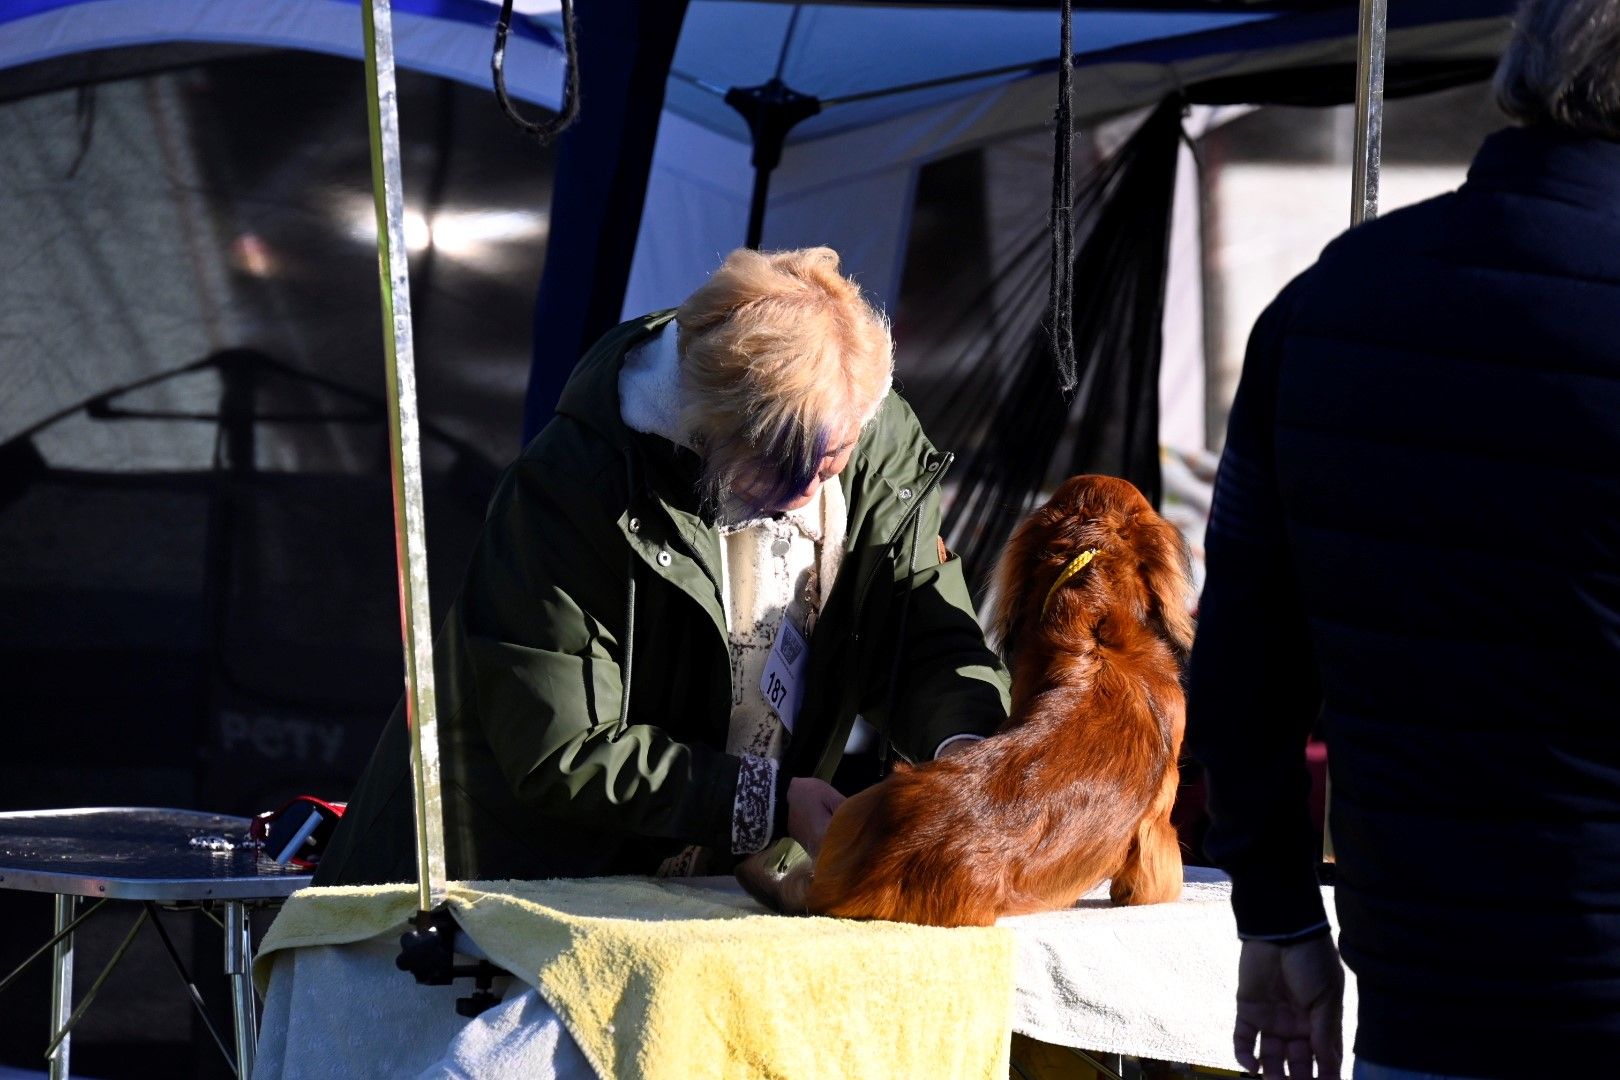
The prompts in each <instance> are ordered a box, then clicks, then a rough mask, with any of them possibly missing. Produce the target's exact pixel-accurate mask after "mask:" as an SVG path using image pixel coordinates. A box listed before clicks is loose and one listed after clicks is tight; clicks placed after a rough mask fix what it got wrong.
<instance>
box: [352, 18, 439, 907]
mask: <svg viewBox="0 0 1620 1080" xmlns="http://www.w3.org/2000/svg"><path fill="white" fill-rule="evenodd" d="M360 10H361V13H362V18H363V19H364V21H365V31H366V116H367V119H368V120H369V122H370V123H369V126H370V129H371V187H372V192H373V194H374V195H375V197H376V204H377V267H378V272H379V275H380V277H381V283H382V305H383V354H384V359H385V360H386V363H387V370H388V390H389V394H388V447H389V450H390V452H391V458H392V472H393V479H394V555H395V563H396V565H397V569H398V576H399V614H400V627H401V631H402V633H403V636H404V646H405V709H406V713H405V715H406V719H407V722H408V724H409V726H410V731H411V786H412V789H413V792H414V794H415V796H416V801H415V807H416V881H417V907H418V909H419V910H421V911H424V912H425V911H428V910H430V909H431V908H433V907H436V906H437V905H438V904H440V903H441V902H442V901H443V900H444V894H445V868H444V815H443V813H442V810H441V800H440V789H439V725H438V711H437V706H436V705H435V702H434V694H433V631H432V626H431V624H430V620H429V615H428V585H427V543H426V540H425V539H424V530H423V503H422V446H421V438H420V436H419V434H418V432H417V417H416V359H415V352H414V349H413V347H412V339H411V283H410V277H409V274H408V272H407V269H406V257H405V255H406V253H405V195H404V190H403V187H402V185H401V182H400V164H399V96H398V94H397V93H396V91H395V89H394V29H393V14H392V9H391V6H390V0H366V2H365V3H363V4H361V5H360Z"/></svg>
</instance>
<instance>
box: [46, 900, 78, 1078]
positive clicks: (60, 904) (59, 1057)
mask: <svg viewBox="0 0 1620 1080" xmlns="http://www.w3.org/2000/svg"><path fill="white" fill-rule="evenodd" d="M78 904H79V898H78V897H76V896H61V895H58V896H57V897H56V932H57V933H58V934H60V933H61V932H62V931H64V930H66V929H67V927H68V924H69V923H71V922H72V921H73V915H74V910H75V909H76V908H77V907H78ZM72 1013H73V935H72V934H69V935H67V936H66V937H64V938H63V939H62V940H61V941H58V942H57V943H56V949H55V951H54V952H53V953H52V954H51V1038H53V1039H54V1038H56V1036H57V1035H59V1034H61V1032H62V1029H63V1028H64V1027H66V1026H67V1022H68V1017H69V1016H70V1015H72ZM50 1070H51V1072H50V1080H67V1078H68V1038H67V1037H65V1036H64V1037H63V1039H62V1042H61V1044H60V1045H59V1046H57V1048H56V1052H55V1053H53V1054H52V1055H51V1060H50Z"/></svg>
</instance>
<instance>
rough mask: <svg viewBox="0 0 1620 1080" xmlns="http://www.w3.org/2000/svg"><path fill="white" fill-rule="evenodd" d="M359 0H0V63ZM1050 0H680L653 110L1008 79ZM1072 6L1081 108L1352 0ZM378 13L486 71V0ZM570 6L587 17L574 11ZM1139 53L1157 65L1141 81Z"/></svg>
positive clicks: (1453, 13) (287, 35)
mask: <svg viewBox="0 0 1620 1080" xmlns="http://www.w3.org/2000/svg"><path fill="white" fill-rule="evenodd" d="M359 2H360V0H164V3H161V4H153V3H150V2H149V0H93V2H92V0H21V2H18V3H13V4H9V5H6V7H5V9H4V11H3V12H0V71H3V70H5V69H8V68H15V67H19V66H22V65H27V64H33V63H38V62H40V61H46V60H50V59H53V58H58V57H64V56H70V55H74V54H80V53H85V52H90V51H95V50H103V49H112V48H120V47H127V46H142V45H152V44H156V43H164V42H188V43H210V44H226V45H251V46H269V47H280V48H296V49H308V50H313V51H317V52H325V53H333V54H337V55H343V56H350V57H354V58H359V57H361V56H362V55H363V42H362V38H361V20H360V15H359V12H358V10H357V9H358V7H359ZM1056 7H1057V5H1056V4H1054V3H1052V2H1050V0H1047V2H1042V3H1036V2H1032V0H1030V2H1019V3H1012V4H1005V3H1003V4H1000V5H997V6H995V7H994V8H991V7H987V6H984V5H982V4H981V5H973V4H966V3H956V2H952V0H896V2H890V3H882V4H872V3H851V2H830V3H829V2H821V3H786V2H781V0H691V3H690V6H689V7H688V9H687V15H686V21H685V25H684V27H683V29H682V33H681V40H680V42H679V44H678V46H677V49H676V53H675V60H674V65H673V72H672V75H673V77H672V79H671V81H670V85H669V88H668V96H667V98H666V107H667V108H668V109H669V110H671V111H672V112H674V113H676V114H678V115H680V116H682V117H684V118H685V119H687V120H690V121H693V122H694V123H696V124H699V125H701V126H702V127H704V128H707V129H709V130H711V131H713V132H715V133H717V134H721V135H724V136H726V137H728V138H731V139H735V140H737V141H739V142H747V141H748V131H747V128H746V126H745V125H744V123H743V121H742V119H741V118H740V117H739V116H738V115H737V113H736V112H735V111H733V110H732V108H731V107H730V106H728V105H726V104H725V102H724V100H723V97H724V94H725V92H726V91H727V90H728V89H730V88H732V87H739V86H741V87H747V86H754V85H757V84H760V83H764V82H766V81H767V80H769V79H771V78H773V77H779V78H781V79H782V80H783V81H784V82H785V83H786V84H787V85H788V86H789V87H790V88H792V89H793V90H795V91H798V92H799V93H802V94H808V95H812V96H814V97H816V98H818V99H819V100H820V101H822V102H823V109H822V112H821V113H820V114H819V115H817V116H814V117H812V118H810V119H809V120H807V121H805V122H803V123H801V124H800V125H799V126H798V127H796V128H795V129H794V131H793V132H792V134H791V136H790V138H789V141H790V142H807V141H810V140H813V139H817V138H820V137H825V136H828V135H831V134H835V133H838V132H842V131H848V130H850V129H852V128H860V127H864V126H868V125H872V124H880V123H883V122H884V121H888V120H891V119H894V118H896V117H899V116H902V115H906V114H910V113H920V112H923V111H925V110H928V109H930V108H933V107H937V106H938V105H940V104H942V103H944V102H948V101H952V100H956V99H965V98H971V97H973V96H975V95H981V94H983V93H985V92H986V91H994V90H996V89H997V88H1005V87H1006V86H1007V85H1008V84H1014V83H1019V82H1023V81H1027V80H1031V79H1042V80H1043V81H1044V77H1045V76H1046V75H1047V74H1048V73H1049V72H1050V71H1051V70H1052V69H1053V67H1054V66H1055V62H1056V46H1057V42H1058V13H1057V10H1056ZM1076 7H1077V8H1078V9H1079V10H1076V12H1075V16H1074V19H1075V25H1074V41H1075V54H1076V57H1075V58H1076V62H1077V64H1079V65H1082V66H1091V67H1106V68H1108V69H1110V71H1112V70H1113V69H1118V70H1119V72H1120V74H1119V75H1118V76H1113V75H1110V76H1109V77H1107V78H1105V79H1102V80H1092V81H1089V82H1081V83H1078V84H1077V88H1078V89H1079V91H1080V92H1081V94H1082V95H1084V97H1083V98H1082V99H1081V100H1080V101H1079V102H1078V103H1077V112H1078V113H1079V114H1080V115H1082V116H1090V117H1096V116H1102V115H1108V114H1111V113H1117V112H1122V111H1126V110H1128V109H1130V108H1134V107H1137V106H1139V105H1142V104H1146V103H1148V102H1151V101H1152V100H1156V99H1157V97H1158V96H1159V95H1160V94H1161V93H1162V91H1163V89H1164V87H1165V86H1166V85H1168V86H1171V87H1174V86H1175V85H1177V84H1178V82H1177V80H1179V79H1182V78H1185V79H1188V80H1195V79H1200V78H1205V77H1209V75H1210V73H1211V72H1212V71H1213V72H1215V73H1217V74H1227V73H1230V72H1229V70H1228V69H1230V68H1234V67H1235V68H1239V69H1241V70H1242V71H1245V72H1248V71H1253V70H1254V69H1255V68H1256V67H1257V66H1258V67H1261V68H1269V67H1287V66H1290V65H1293V64H1297V63H1300V62H1311V61H1319V60H1320V59H1321V56H1322V52H1321V50H1322V49H1323V48H1324V47H1325V46H1327V45H1329V44H1331V45H1332V46H1333V47H1334V48H1336V49H1337V50H1339V52H1340V53H1342V52H1343V50H1344V49H1345V48H1346V47H1347V45H1348V43H1351V42H1353V40H1354V36H1355V24H1356V9H1355V4H1354V3H1351V2H1346V0H1337V2H1333V0H1113V2H1111V3H1108V4H1106V5H1103V4H1097V3H1081V4H1077V5H1076ZM1512 7H1513V0H1403V3H1401V4H1399V5H1395V6H1393V7H1392V10H1391V12H1390V28H1391V50H1392V56H1393V57H1397V58H1398V57H1400V56H1401V55H1403V54H1404V55H1407V56H1420V57H1421V56H1423V55H1426V54H1425V50H1429V49H1433V50H1437V51H1438V53H1439V54H1440V55H1443V56H1444V57H1446V58H1452V59H1455V58H1457V57H1458V55H1459V53H1461V54H1462V55H1465V56H1468V55H1481V56H1488V55H1490V54H1491V50H1493V49H1494V48H1496V47H1498V46H1499V44H1500V39H1501V33H1502V31H1503V30H1504V28H1505V25H1506V22H1505V16H1506V15H1507V14H1508V13H1509V12H1510V11H1511V10H1512ZM517 8H518V10H519V11H520V12H526V14H520V16H519V17H518V18H517V19H516V20H515V22H514V38H513V40H512V42H511V44H510V45H509V48H508V57H507V82H508V86H509V88H510V90H511V92H512V93H513V95H514V96H515V97H518V98H521V99H523V100H527V101H531V102H536V103H539V104H542V105H546V106H549V107H553V108H555V107H556V106H557V104H558V99H559V93H560V87H561V73H562V63H561V50H560V36H561V34H560V31H561V24H560V14H559V13H558V11H557V8H558V3H557V0H526V2H522V0H520V2H519V3H518V4H517ZM393 11H394V20H395V39H396V55H397V59H398V62H399V63H400V65H401V66H403V67H408V68H413V69H416V70H420V71H424V72H427V73H430V74H435V75H441V76H445V77H448V78H452V79H456V80H458V81H461V82H466V83H469V84H472V85H476V86H488V83H489V59H490V49H491V45H492V40H493V32H492V27H493V24H494V21H495V18H496V15H497V12H498V6H497V0H395V2H394V4H393ZM581 18H582V20H584V19H588V9H586V11H584V12H581ZM1403 32H1404V33H1403ZM1144 68H1151V69H1157V71H1158V73H1159V76H1160V77H1157V78H1144V77H1143V76H1142V72H1143V69H1144ZM1166 72H1168V73H1169V75H1168V77H1165V73H1166ZM1086 97H1089V98H1090V99H1091V100H1089V101H1088V100H1085V98H1086ZM1047 108H1048V109H1049V108H1050V106H1047Z"/></svg>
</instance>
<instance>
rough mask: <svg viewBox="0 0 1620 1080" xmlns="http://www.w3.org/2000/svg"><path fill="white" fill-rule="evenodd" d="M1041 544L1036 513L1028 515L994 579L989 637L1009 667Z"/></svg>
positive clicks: (1011, 541)
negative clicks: (1035, 557) (1037, 530)
mask: <svg viewBox="0 0 1620 1080" xmlns="http://www.w3.org/2000/svg"><path fill="white" fill-rule="evenodd" d="M1037 545H1038V537H1037V535H1036V524H1035V516H1034V515H1032V516H1030V517H1028V518H1025V519H1024V521H1023V522H1022V523H1020V524H1019V526H1018V528H1016V529H1014V530H1013V534H1012V536H1011V537H1010V538H1009V539H1008V540H1007V546H1006V547H1005V548H1004V549H1003V550H1002V552H1001V561H1000V562H998V563H997V564H996V572H995V574H994V575H993V576H992V578H991V586H990V587H991V594H990V595H991V604H990V627H989V633H988V635H987V636H988V637H989V639H990V644H991V646H992V647H993V648H995V649H996V650H997V651H999V652H1000V653H1001V658H1002V659H1003V660H1004V661H1006V663H1007V665H1008V667H1011V666H1012V662H1013V656H1014V654H1015V653H1017V651H1018V640H1019V638H1020V637H1021V636H1022V635H1023V632H1024V630H1025V622H1026V620H1027V609H1028V607H1029V593H1030V590H1031V589H1032V588H1034V585H1033V583H1032V582H1031V576H1032V574H1033V572H1034V562H1035V559H1034V556H1035V554H1036V548H1037Z"/></svg>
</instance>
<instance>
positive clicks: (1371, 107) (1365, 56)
mask: <svg viewBox="0 0 1620 1080" xmlns="http://www.w3.org/2000/svg"><path fill="white" fill-rule="evenodd" d="M1388 21H1389V17H1388V9H1387V0H1361V25H1360V28H1359V30H1358V32H1357V34H1356V151H1355V154H1356V156H1355V175H1354V176H1353V178H1352V180H1351V186H1352V189H1353V197H1352V201H1351V204H1350V224H1351V225H1360V224H1361V223H1362V222H1363V221H1366V220H1368V219H1369V218H1375V217H1377V216H1378V173H1379V168H1380V166H1381V165H1382V160H1383V146H1384V38H1385V31H1386V28H1387V25H1388Z"/></svg>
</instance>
